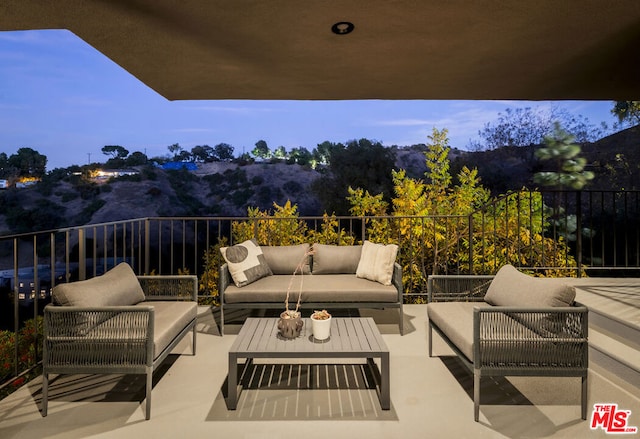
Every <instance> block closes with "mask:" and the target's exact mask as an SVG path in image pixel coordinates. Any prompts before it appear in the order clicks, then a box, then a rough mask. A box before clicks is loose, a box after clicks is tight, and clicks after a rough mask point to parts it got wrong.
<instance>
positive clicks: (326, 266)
mask: <svg viewBox="0 0 640 439" xmlns="http://www.w3.org/2000/svg"><path fill="white" fill-rule="evenodd" d="M361 253H362V246H361V245H327V244H313V266H312V270H313V274H355V273H356V269H357V268H358V262H360V255H361Z"/></svg>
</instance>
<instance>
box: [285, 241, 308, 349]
mask: <svg viewBox="0 0 640 439" xmlns="http://www.w3.org/2000/svg"><path fill="white" fill-rule="evenodd" d="M312 254H313V247H311V248H310V249H309V250H307V251H306V252H305V253H304V255H303V256H302V259H300V262H299V263H298V265H297V266H296V268H295V270H293V274H292V275H291V280H290V281H289V286H288V287H287V297H286V298H285V300H284V311H283V312H282V313H281V314H280V320H278V332H279V334H280V336H281V337H283V338H289V339H291V338H297V337H299V336H300V333H301V332H302V326H303V325H304V322H303V321H302V316H301V315H300V311H299V309H300V300H301V299H302V281H303V279H304V266H305V264H306V262H307V261H308V260H309V255H312ZM298 272H300V289H299V291H298V300H297V301H296V308H295V309H289V296H290V295H291V287H292V286H293V279H294V278H295V276H296V274H297V273H298Z"/></svg>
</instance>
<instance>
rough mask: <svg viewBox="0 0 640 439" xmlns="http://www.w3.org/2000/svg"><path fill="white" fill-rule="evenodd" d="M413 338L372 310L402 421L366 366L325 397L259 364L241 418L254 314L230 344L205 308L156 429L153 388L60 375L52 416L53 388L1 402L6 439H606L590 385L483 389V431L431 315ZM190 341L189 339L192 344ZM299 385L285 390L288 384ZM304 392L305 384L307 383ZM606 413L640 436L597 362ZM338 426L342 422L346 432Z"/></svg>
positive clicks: (330, 383) (599, 396)
mask: <svg viewBox="0 0 640 439" xmlns="http://www.w3.org/2000/svg"><path fill="white" fill-rule="evenodd" d="M404 309H405V328H406V335H405V336H400V334H399V333H398V325H397V321H396V319H397V310H388V311H387V310H380V311H360V315H362V316H371V317H373V318H374V320H375V322H376V324H377V325H378V328H379V329H380V331H381V333H382V335H383V338H384V340H385V342H386V343H387V345H388V347H389V349H390V352H391V410H389V411H383V410H381V409H380V405H379V401H378V398H377V395H376V394H375V392H376V391H375V389H371V388H369V387H368V385H367V381H366V379H367V376H366V374H365V373H362V370H361V369H360V367H358V366H351V365H348V366H332V365H327V366H317V367H316V368H315V369H314V371H313V372H312V373H314V374H315V376H316V377H320V378H322V377H327V378H326V379H325V380H323V379H318V380H316V381H315V386H317V388H316V389H315V390H307V389H302V390H298V387H299V382H298V376H299V377H300V379H301V380H305V379H306V377H307V374H308V372H309V370H308V368H307V367H304V366H303V367H300V368H298V367H293V368H292V367H287V366H279V365H273V364H261V363H264V362H257V363H258V364H257V365H256V366H255V367H254V368H252V369H251V370H250V372H249V374H250V376H249V375H246V376H245V380H246V383H247V387H248V388H247V389H245V390H244V391H243V392H242V394H241V396H240V400H239V404H238V410H236V411H228V410H227V409H226V405H225V400H224V391H223V389H224V387H225V380H226V377H227V352H228V349H229V347H230V346H231V344H232V343H233V341H234V340H235V334H237V333H238V331H239V329H240V325H241V323H242V320H243V319H244V318H245V317H246V315H247V314H243V313H238V314H236V315H232V316H229V317H230V323H229V325H228V327H227V334H226V335H225V336H224V337H220V336H219V333H218V327H217V326H216V324H215V321H214V320H213V319H214V318H215V316H214V315H212V313H211V310H210V308H208V307H201V309H200V316H199V324H198V330H199V333H198V340H197V355H196V356H195V357H194V356H191V355H190V354H189V353H190V349H191V347H190V345H189V343H190V342H189V341H185V342H183V345H181V346H180V347H179V350H180V351H184V352H185V353H186V355H182V356H180V355H172V356H171V357H170V358H169V359H168V360H167V362H166V363H165V365H164V366H163V367H162V368H161V369H160V370H159V371H158V373H156V375H155V376H154V389H153V397H152V401H153V402H152V413H151V419H150V420H149V421H145V420H144V412H143V406H142V405H141V404H140V403H141V401H142V399H143V397H144V378H143V377H140V376H138V377H134V376H79V375H71V376H60V377H56V378H54V379H53V380H52V383H51V387H50V398H51V399H50V403H49V415H48V416H47V417H45V418H43V417H42V416H41V414H40V412H39V408H40V403H41V378H40V377H38V378H36V379H35V380H33V381H32V382H30V383H28V384H27V385H25V386H24V387H23V388H21V389H20V390H19V391H17V392H15V393H14V394H12V395H10V396H9V397H7V398H5V399H4V400H2V401H0V420H1V421H0V437H2V438H4V439H8V438H41V437H47V438H65V439H67V438H81V437H82V438H84V437H104V438H111V437H112V438H142V437H161V438H162V437H167V438H169V437H184V438H191V437H212V436H215V437H228V438H265V437H266V438H279V437H287V438H288V437H290V436H291V435H292V434H294V435H296V436H299V435H302V436H304V437H309V438H316V437H317V438H320V437H322V438H324V437H347V436H351V435H354V434H357V435H359V436H361V437H366V438H391V437H394V438H395V437H404V438H425V437H434V438H440V437H442V438H448V437H456V438H463V437H468V438H498V437H509V438H520V437H535V438H542V437H554V438H555V437H562V438H578V437H580V438H582V437H606V436H607V434H606V433H605V431H604V430H602V429H598V430H591V429H590V423H589V420H587V421H583V420H581V419H580V405H579V394H580V393H579V387H580V379H579V378H575V379H574V378H530V377H525V378H509V379H495V380H494V379H491V378H484V379H483V381H482V393H481V395H482V400H481V407H480V422H478V423H476V422H474V421H473V400H472V383H473V379H472V375H471V374H470V373H469V372H468V371H467V370H466V369H465V368H464V367H463V365H462V364H461V363H460V362H459V361H458V360H457V358H456V357H454V356H448V354H449V352H450V351H449V350H448V348H447V347H446V345H445V344H444V343H443V342H442V341H441V340H440V339H438V338H436V340H435V342H436V344H435V346H434V354H436V355H443V356H442V357H434V358H429V357H428V355H427V320H426V305H406V306H405V308H404ZM187 339H188V338H187ZM285 375H286V376H288V377H290V378H288V379H283V378H281V377H282V376H285ZM302 383H303V385H302V387H304V381H302ZM596 403H615V404H617V405H618V407H619V409H621V410H623V409H624V410H630V411H631V414H630V417H629V426H638V425H640V391H639V389H638V388H637V387H636V386H634V385H629V384H628V383H626V384H625V382H624V381H622V380H618V379H616V377H615V372H613V373H612V372H611V371H608V370H605V369H604V368H602V367H601V366H599V365H598V364H595V363H594V362H592V364H591V367H590V373H589V411H588V417H590V416H591V407H592V406H593V404H596ZM334 421H337V422H334Z"/></svg>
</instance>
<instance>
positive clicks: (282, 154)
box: [273, 146, 287, 160]
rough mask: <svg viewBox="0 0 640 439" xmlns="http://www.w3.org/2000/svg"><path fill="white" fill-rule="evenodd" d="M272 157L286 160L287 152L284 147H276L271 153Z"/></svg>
mask: <svg viewBox="0 0 640 439" xmlns="http://www.w3.org/2000/svg"><path fill="white" fill-rule="evenodd" d="M273 156H274V157H275V158H277V159H281V160H283V159H286V158H287V150H286V149H285V147H284V146H278V147H277V148H276V150H275V151H273Z"/></svg>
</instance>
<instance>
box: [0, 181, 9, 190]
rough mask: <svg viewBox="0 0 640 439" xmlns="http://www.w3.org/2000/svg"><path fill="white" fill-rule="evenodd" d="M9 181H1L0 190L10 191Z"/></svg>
mask: <svg viewBox="0 0 640 439" xmlns="http://www.w3.org/2000/svg"><path fill="white" fill-rule="evenodd" d="M8 188H9V180H0V189H8Z"/></svg>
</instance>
